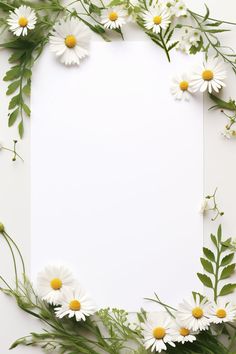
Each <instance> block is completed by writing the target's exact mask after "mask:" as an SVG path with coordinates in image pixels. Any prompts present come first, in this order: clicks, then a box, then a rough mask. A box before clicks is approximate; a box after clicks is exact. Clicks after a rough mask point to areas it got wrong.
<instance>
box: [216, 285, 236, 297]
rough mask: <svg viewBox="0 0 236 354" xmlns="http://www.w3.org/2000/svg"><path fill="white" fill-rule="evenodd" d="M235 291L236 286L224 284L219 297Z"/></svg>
mask: <svg viewBox="0 0 236 354" xmlns="http://www.w3.org/2000/svg"><path fill="white" fill-rule="evenodd" d="M235 289H236V284H226V285H225V286H223V288H222V289H221V291H220V294H219V295H220V296H225V295H229V294H232V293H233V292H234V290H235Z"/></svg>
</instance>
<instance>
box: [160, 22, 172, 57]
mask: <svg viewBox="0 0 236 354" xmlns="http://www.w3.org/2000/svg"><path fill="white" fill-rule="evenodd" d="M159 35H160V40H161V43H162V45H163V49H164V51H165V53H166V56H167V59H168V61H169V62H170V54H169V51H168V49H167V47H166V44H165V41H164V38H163V36H162V29H161V31H160V33H159Z"/></svg>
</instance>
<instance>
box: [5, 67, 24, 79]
mask: <svg viewBox="0 0 236 354" xmlns="http://www.w3.org/2000/svg"><path fill="white" fill-rule="evenodd" d="M20 75H21V67H20V66H19V65H17V66H14V67H13V68H11V69H10V70H8V71H7V72H6V75H5V76H4V78H3V80H4V81H12V80H14V79H18V77H20Z"/></svg>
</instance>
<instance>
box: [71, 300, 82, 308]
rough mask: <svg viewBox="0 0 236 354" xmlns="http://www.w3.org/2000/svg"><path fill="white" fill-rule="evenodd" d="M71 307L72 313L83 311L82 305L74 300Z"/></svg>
mask: <svg viewBox="0 0 236 354" xmlns="http://www.w3.org/2000/svg"><path fill="white" fill-rule="evenodd" d="M69 307H70V310H71V311H79V310H80V309H81V304H80V302H79V301H78V300H72V301H71V302H70V305H69Z"/></svg>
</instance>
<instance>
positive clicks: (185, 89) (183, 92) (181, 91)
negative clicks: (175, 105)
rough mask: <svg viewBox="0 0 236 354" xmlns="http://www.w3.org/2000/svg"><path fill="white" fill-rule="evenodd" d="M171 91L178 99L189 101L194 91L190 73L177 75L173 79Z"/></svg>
mask: <svg viewBox="0 0 236 354" xmlns="http://www.w3.org/2000/svg"><path fill="white" fill-rule="evenodd" d="M171 93H172V95H174V96H175V98H176V99H177V100H182V99H184V100H186V101H188V100H189V98H190V96H191V94H192V93H193V90H192V89H191V82H190V77H189V75H187V74H182V75H176V76H175V77H174V78H173V80H172V85H171Z"/></svg>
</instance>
